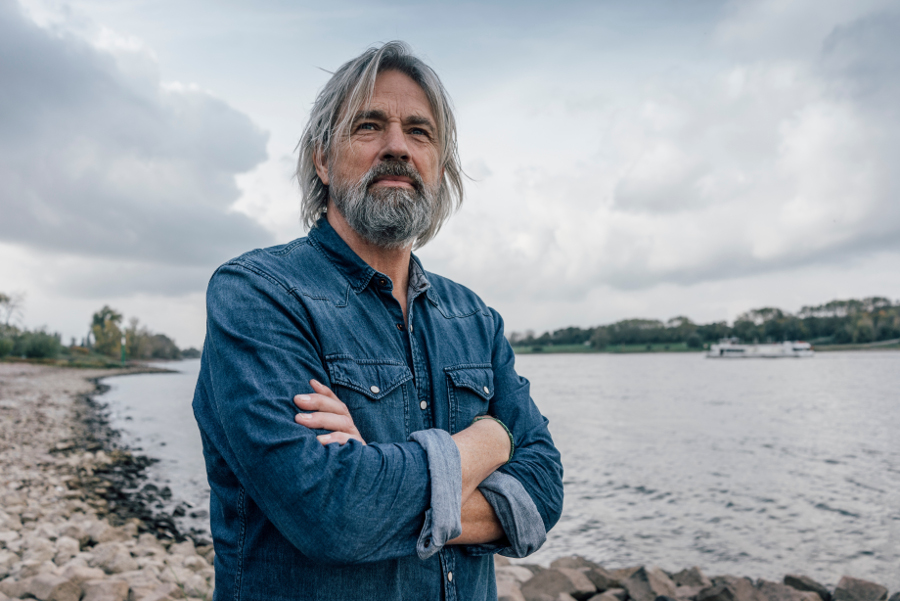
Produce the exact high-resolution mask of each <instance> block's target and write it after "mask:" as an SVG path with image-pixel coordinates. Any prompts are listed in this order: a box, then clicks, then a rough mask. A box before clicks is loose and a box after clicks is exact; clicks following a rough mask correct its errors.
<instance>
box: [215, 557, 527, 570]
mask: <svg viewBox="0 0 900 601" xmlns="http://www.w3.org/2000/svg"><path fill="white" fill-rule="evenodd" d="M210 563H212V562H210ZM508 565H510V561H509V558H508V557H503V556H502V555H494V567H495V568H499V567H501V566H508Z"/></svg>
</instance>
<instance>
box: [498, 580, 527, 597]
mask: <svg viewBox="0 0 900 601" xmlns="http://www.w3.org/2000/svg"><path fill="white" fill-rule="evenodd" d="M497 601H525V597H524V596H523V595H522V591H521V590H519V586H518V585H517V584H516V583H514V582H512V581H511V580H498V581H497Z"/></svg>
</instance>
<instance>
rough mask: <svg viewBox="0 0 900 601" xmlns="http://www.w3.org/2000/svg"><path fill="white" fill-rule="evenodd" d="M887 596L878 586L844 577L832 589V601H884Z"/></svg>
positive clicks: (884, 590)
mask: <svg viewBox="0 0 900 601" xmlns="http://www.w3.org/2000/svg"><path fill="white" fill-rule="evenodd" d="M887 594H888V590H887V589H886V588H884V587H883V586H881V585H880V584H876V583H874V582H869V581H868V580H861V579H859V578H851V577H850V576H844V577H843V578H841V581H840V582H838V585H837V587H836V588H835V589H834V601H884V600H885V599H887Z"/></svg>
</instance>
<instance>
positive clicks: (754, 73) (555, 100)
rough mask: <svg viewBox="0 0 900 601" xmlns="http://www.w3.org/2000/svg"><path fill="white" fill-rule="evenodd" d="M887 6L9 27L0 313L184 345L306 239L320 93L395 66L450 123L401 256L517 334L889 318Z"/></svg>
mask: <svg viewBox="0 0 900 601" xmlns="http://www.w3.org/2000/svg"><path fill="white" fill-rule="evenodd" d="M897 31H900V9H898V4H897V3H896V2H891V1H888V0H878V1H868V0H853V1H849V0H847V1H841V2H835V1H829V0H800V1H792V0H774V1H752V0H742V1H740V2H723V1H718V0H708V1H681V0H660V1H637V2H635V1H633V0H630V1H621V2H620V1H609V2H596V1H592V2H554V3H547V2H530V1H522V0H518V1H516V2H487V3H485V2H471V3H469V2H458V1H457V2H452V3H451V2H406V3H404V2H383V3H379V2H358V3H354V2H330V3H322V2H316V3H304V2H296V1H292V0H291V1H288V0H285V1H259V0H257V1H254V2H234V1H231V2H229V1H222V0H216V1H212V0H199V1H195V2H189V3H186V2H175V1H174V0H154V1H153V2H138V1H134V2H123V1H122V0H85V1H80V0H76V1H73V2H56V1H53V0H24V1H21V2H19V1H16V0H0V82H2V85H0V292H25V293H26V300H25V314H24V320H23V322H24V325H26V326H28V327H37V326H41V325H46V326H48V327H49V328H50V329H51V330H54V331H60V332H61V333H62V334H63V335H64V337H65V341H66V342H68V339H69V337H72V336H74V337H78V338H81V337H82V336H84V334H85V333H86V331H87V329H88V323H89V321H90V316H91V313H92V312H93V311H95V310H97V309H99V308H100V307H101V306H102V305H104V304H109V305H111V306H113V307H114V308H117V309H119V310H120V311H122V312H124V313H125V315H126V317H131V316H136V317H139V318H140V319H141V320H142V322H143V323H145V324H146V325H148V326H149V327H150V328H151V329H153V330H155V331H161V332H164V333H167V334H169V335H170V336H172V337H173V338H175V340H176V342H177V343H178V344H179V346H182V347H186V346H199V345H200V344H201V343H202V340H203V334H204V328H205V324H204V317H205V314H204V307H203V304H204V303H203V296H204V291H205V288H206V283H207V280H208V278H209V276H210V275H211V273H212V271H213V270H214V269H215V267H216V266H217V265H219V264H220V263H222V262H224V261H226V260H227V259H229V258H231V257H233V256H235V255H237V254H240V253H241V252H243V251H246V250H249V249H251V248H255V247H259V246H266V245H271V244H277V243H282V242H286V241H289V240H291V239H293V238H296V237H298V236H301V235H303V234H304V232H303V230H302V229H301V227H300V225H299V221H298V190H297V186H296V184H295V183H294V182H293V181H292V179H291V177H292V173H293V169H294V163H295V160H296V153H295V152H294V147H295V145H296V142H297V139H298V138H299V135H300V132H301V131H302V129H303V125H304V123H305V120H306V118H307V115H308V110H309V107H310V105H311V103H312V101H313V99H314V97H315V94H316V92H317V90H318V89H319V88H320V87H321V86H322V85H323V84H324V83H325V81H326V80H327V78H328V73H327V71H333V70H334V69H336V68H337V67H338V66H340V65H341V64H342V63H343V62H344V61H346V60H348V59H349V58H351V57H353V56H355V55H357V54H358V53H360V52H361V51H363V50H364V49H365V48H367V47H368V46H370V45H372V44H375V43H378V42H384V41H387V40H391V39H402V40H405V41H407V42H409V43H410V44H411V45H412V47H413V48H414V49H415V50H416V51H417V52H418V53H419V54H420V55H421V56H422V57H423V58H425V59H426V60H427V61H428V62H429V63H430V64H431V65H432V66H433V67H434V68H435V69H436V70H437V72H438V74H439V75H440V76H441V77H442V79H443V81H444V83H445V85H446V86H447V88H448V90H449V91H450V94H451V96H452V97H453V100H454V103H455V106H456V109H457V113H458V122H459V126H460V131H459V139H460V153H461V156H462V159H463V165H464V167H465V169H466V171H467V173H468V174H469V175H470V176H471V177H472V178H473V181H470V182H469V183H468V186H467V198H466V201H465V204H464V207H463V209H462V210H461V211H460V213H459V214H458V215H456V216H455V217H454V218H453V219H452V220H451V221H450V222H449V224H448V225H447V226H446V227H445V229H444V230H443V231H442V233H441V234H440V235H439V236H438V238H437V239H436V240H435V241H434V242H432V243H431V244H429V245H428V246H427V247H425V248H423V249H421V250H420V251H419V253H418V254H419V256H420V257H421V258H422V259H423V261H424V263H425V266H426V268H427V269H429V270H430V271H434V272H437V273H441V274H443V275H446V276H448V277H450V278H452V279H454V280H456V281H458V282H460V283H463V284H465V285H467V286H468V287H470V288H472V289H474V290H475V291H476V292H478V293H479V294H481V296H482V297H483V298H484V299H485V300H486V301H487V302H488V304H490V305H492V306H494V307H496V308H497V309H498V310H499V311H500V312H501V313H502V314H503V315H504V316H505V318H506V321H507V329H508V330H525V329H534V330H537V331H543V330H546V329H555V328H560V327H565V326H569V325H578V326H582V327H587V326H592V325H597V324H601V323H609V322H612V321H616V320H619V319H625V318H630V317H648V318H659V319H667V318H670V317H673V316H675V315H687V316H689V317H691V318H692V319H694V320H695V321H701V322H708V321H713V320H723V319H727V320H732V319H733V318H734V317H735V316H736V315H737V314H739V313H740V312H742V311H745V310H747V309H750V308H753V307H761V306H778V307H781V308H783V309H785V310H789V311H797V310H798V309H800V307H801V306H802V305H804V304H818V303H820V302H825V301H828V300H831V299H834V298H849V297H863V296H872V295H883V296H888V297H891V298H893V299H898V298H900V195H898V192H900V170H898V169H897V164H898V161H900V108H898V107H900V44H898V43H897V41H896V32H897Z"/></svg>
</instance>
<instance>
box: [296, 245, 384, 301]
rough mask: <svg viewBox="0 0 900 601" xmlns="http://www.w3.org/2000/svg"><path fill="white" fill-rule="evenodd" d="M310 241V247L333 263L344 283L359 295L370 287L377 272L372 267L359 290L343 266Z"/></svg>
mask: <svg viewBox="0 0 900 601" xmlns="http://www.w3.org/2000/svg"><path fill="white" fill-rule="evenodd" d="M309 241H310V246H312V247H313V248H314V249H316V251H318V253H319V254H320V255H322V258H324V259H325V260H326V261H328V262H329V263H331V266H332V267H334V268H335V270H336V271H337V272H338V274H340V276H341V277H342V278H344V281H345V282H347V285H348V286H350V287H351V288H353V290H355V291H356V292H357V293H360V292H362V291H363V290H365V289H366V287H367V286H368V285H369V282H371V281H372V278H373V277H374V276H375V270H374V269H372V268H371V267H370V268H369V269H370V270H371V273H370V274H369V277H367V278H362V282H361V283H360V285H359V288H357V287H356V286H354V285H353V282H351V281H350V278H348V277H347V275H346V274H345V273H344V270H343V269H341V266H340V265H338V264H337V263H335V262H334V261H332V260H331V257H329V256H328V254H327V253H326V252H325V251H324V250H323V249H322V248H321V246H320V245H319V243H318V242H316V241H315V240H314V239H312V238H309Z"/></svg>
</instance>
